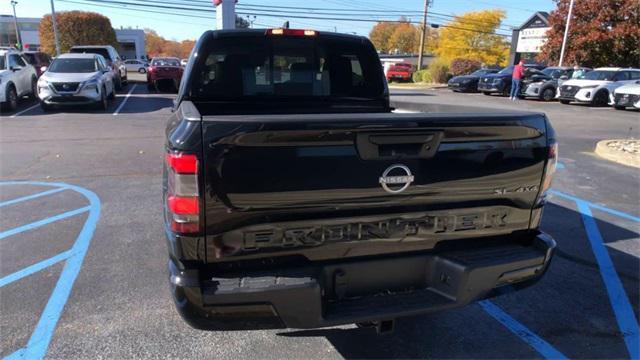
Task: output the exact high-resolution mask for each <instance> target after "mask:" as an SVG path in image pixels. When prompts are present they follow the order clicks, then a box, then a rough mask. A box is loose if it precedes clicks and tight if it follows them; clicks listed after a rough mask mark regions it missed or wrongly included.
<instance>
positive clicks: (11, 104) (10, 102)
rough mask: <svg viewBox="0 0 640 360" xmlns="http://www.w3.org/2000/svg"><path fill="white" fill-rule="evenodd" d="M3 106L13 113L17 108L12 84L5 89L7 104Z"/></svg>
mask: <svg viewBox="0 0 640 360" xmlns="http://www.w3.org/2000/svg"><path fill="white" fill-rule="evenodd" d="M5 104H6V106H7V110H9V111H13V110H15V109H16V108H17V107H18V93H17V92H16V88H15V86H13V84H11V85H9V86H8V87H7V102H6V103H5Z"/></svg>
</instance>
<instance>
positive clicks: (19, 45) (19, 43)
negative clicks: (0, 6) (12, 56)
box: [11, 0, 22, 50]
mask: <svg viewBox="0 0 640 360" xmlns="http://www.w3.org/2000/svg"><path fill="white" fill-rule="evenodd" d="M16 5H18V2H17V1H15V0H11V6H12V7H13V25H14V26H15V27H16V43H17V45H18V47H19V48H20V50H22V38H21V37H20V30H18V17H17V16H16Z"/></svg>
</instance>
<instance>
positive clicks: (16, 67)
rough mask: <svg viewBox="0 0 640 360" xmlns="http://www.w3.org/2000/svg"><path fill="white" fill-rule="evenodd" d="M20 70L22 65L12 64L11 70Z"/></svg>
mask: <svg viewBox="0 0 640 360" xmlns="http://www.w3.org/2000/svg"><path fill="white" fill-rule="evenodd" d="M20 70H22V66H12V67H11V71H13V72H16V71H20Z"/></svg>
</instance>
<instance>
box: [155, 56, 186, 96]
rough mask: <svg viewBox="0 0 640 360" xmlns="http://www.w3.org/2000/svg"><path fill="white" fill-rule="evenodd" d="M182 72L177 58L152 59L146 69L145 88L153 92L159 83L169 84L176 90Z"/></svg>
mask: <svg viewBox="0 0 640 360" xmlns="http://www.w3.org/2000/svg"><path fill="white" fill-rule="evenodd" d="M183 71H184V69H183V68H182V66H180V59H178V58H173V57H162V58H160V57H158V58H153V59H151V64H150V65H149V69H147V87H148V88H149V90H155V89H156V88H157V86H158V85H161V83H163V82H164V83H168V82H171V83H172V84H173V86H174V87H175V89H176V90H177V89H178V88H179V87H180V80H181V79H182V72H183Z"/></svg>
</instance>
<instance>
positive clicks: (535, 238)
mask: <svg viewBox="0 0 640 360" xmlns="http://www.w3.org/2000/svg"><path fill="white" fill-rule="evenodd" d="M555 246H556V244H555V241H554V240H553V239H552V238H551V237H550V236H548V235H546V234H543V233H534V234H532V236H531V240H530V241H528V242H527V243H526V244H523V243H499V244H491V245H486V246H482V247H478V246H475V247H474V248H466V247H465V250H459V249H453V250H447V251H441V252H438V253H429V254H425V253H421V254H412V255H403V256H393V257H379V258H375V259H371V258H367V259H364V260H362V259H353V260H351V261H345V262H340V263H335V262H326V263H318V264H313V265H308V266H304V267H296V268H278V269H275V270H268V271H266V270H265V271H242V274H228V273H225V274H215V273H213V274H212V273H205V272H204V271H199V269H197V268H191V269H190V268H182V269H180V268H179V265H178V264H176V263H174V262H173V261H169V273H170V282H171V287H172V292H173V297H174V301H175V304H176V307H177V309H178V312H179V313H180V314H181V316H182V317H183V318H184V319H185V321H186V322H187V323H189V324H190V325H191V326H193V327H195V328H199V329H208V330H241V329H242V330H244V329H266V328H284V327H289V328H316V327H323V326H334V325H340V324H349V323H356V322H364V321H374V320H387V319H393V318H396V317H402V316H412V315H418V314H423V313H428V312H433V311H439V310H444V309H448V308H453V307H458V306H463V305H466V304H468V303H470V302H473V301H475V300H478V299H481V298H485V297H488V296H490V295H491V294H492V291H493V290H495V289H497V288H499V287H501V286H504V285H510V284H513V285H514V287H516V288H519V287H524V286H528V285H530V284H532V283H534V282H535V281H537V280H538V279H539V278H540V277H541V276H542V275H543V273H544V272H545V270H546V269H547V267H548V265H549V262H550V260H551V258H552V254H553V250H554V248H555Z"/></svg>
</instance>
